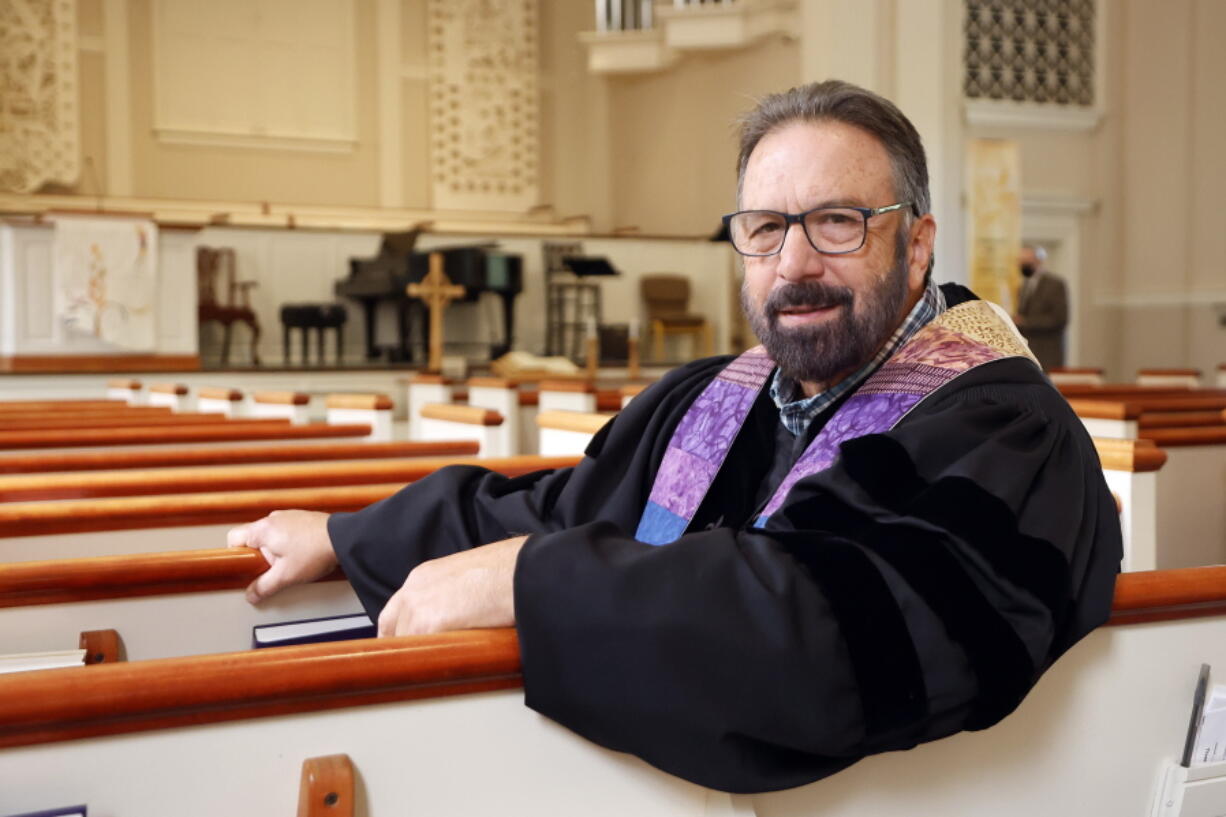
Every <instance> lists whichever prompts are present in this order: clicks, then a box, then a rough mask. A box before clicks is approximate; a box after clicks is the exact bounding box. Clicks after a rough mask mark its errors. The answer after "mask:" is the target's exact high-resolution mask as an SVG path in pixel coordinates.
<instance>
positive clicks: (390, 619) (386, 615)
mask: <svg viewBox="0 0 1226 817" xmlns="http://www.w3.org/2000/svg"><path fill="white" fill-rule="evenodd" d="M399 618H400V593H399V592H397V593H395V594H394V595H393V596H392V597H391V598H390V599H388V600H387V604H385V605H383V610H382V612H380V613H379V638H386V637H387V636H392V635H395V634H396V622H397V620H398V619H399Z"/></svg>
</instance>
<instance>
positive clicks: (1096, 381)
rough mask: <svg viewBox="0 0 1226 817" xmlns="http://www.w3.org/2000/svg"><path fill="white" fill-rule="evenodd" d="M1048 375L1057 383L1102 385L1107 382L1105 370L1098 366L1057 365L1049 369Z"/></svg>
mask: <svg viewBox="0 0 1226 817" xmlns="http://www.w3.org/2000/svg"><path fill="white" fill-rule="evenodd" d="M1047 377H1048V379H1049V380H1051V382H1052V383H1054V384H1056V385H1058V386H1059V385H1070V384H1074V383H1075V384H1078V385H1087V386H1101V385H1103V384H1104V383H1106V378H1105V377H1103V370H1102V369H1100V368H1098V367H1097V366H1055V367H1053V368H1051V369H1048V370H1047Z"/></svg>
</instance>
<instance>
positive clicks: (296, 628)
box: [251, 613, 378, 649]
mask: <svg viewBox="0 0 1226 817" xmlns="http://www.w3.org/2000/svg"><path fill="white" fill-rule="evenodd" d="M376 635H378V633H377V631H376V630H375V623H374V622H373V621H371V620H370V616H368V615H366V614H365V613H351V614H349V615H346V616H328V617H327V618H308V619H303V620H302V621H286V622H282V623H280V624H259V625H257V626H255V627H252V628H251V646H252V647H254V648H255V649H261V648H263V647H287V646H289V645H291V644H319V643H322V642H325V641H350V640H353V639H355V638H374V637H375V636H376Z"/></svg>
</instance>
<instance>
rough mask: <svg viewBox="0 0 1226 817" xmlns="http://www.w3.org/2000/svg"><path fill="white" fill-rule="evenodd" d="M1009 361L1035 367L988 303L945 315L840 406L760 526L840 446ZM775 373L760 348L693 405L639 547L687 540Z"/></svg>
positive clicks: (654, 491) (647, 511)
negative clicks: (970, 375)
mask: <svg viewBox="0 0 1226 817" xmlns="http://www.w3.org/2000/svg"><path fill="white" fill-rule="evenodd" d="M1006 357H1028V358H1031V359H1033V356H1032V355H1031V354H1030V350H1029V349H1028V348H1027V347H1026V344H1025V341H1024V340H1022V338H1021V336H1020V335H1018V334H1017V330H1016V329H1015V328H1014V327H1013V326H1012V325H1011V324H1010V323H1009V322H1008V321H1006V320H1004V319H1002V318H1001V317H1000V316H999V315H998V314H997V313H996V312H995V311H994V309H993V307H992V306H991V305H990V304H988V302H987V301H969V302H967V303H963V304H959V305H958V306H955V307H953V308H951V309H948V310H946V311H945V312H944V313H942V314H941V315H939V316H937V317H936V318H935V319H934V320H932V321H931V322H930V323H928V324H927V325H926V326H924V327H923V328H921V329H920V330H919V331H918V332H916V333H915V334H914V335H913V336H912V337H911V339H910V340H908V341H907V342H906V343H904V344H903V345H902V346H901V347H900V348H899V349H898V351H897V352H895V353H894V354H893V355H892V356H891V357H890V358H889V359H888V360H886V362H885V363H884V364H882V365H881V367H880V368H878V369H877V371H875V372H873V374H872V375H871V376H869V378H868V379H867V380H865V381H864V383H862V384H861V385H860V387H859V388H858V389H856V390H855V391H854V392H853V393H852V395H851V397H849V398H848V399H847V400H845V401H844V402H843V405H842V406H840V407H839V409H838V410H837V411H836V412H835V414H834V416H833V417H831V418H830V420H829V421H828V422H827V423H826V425H825V426H824V427H823V428H822V430H821V431H820V432H819V433H818V435H817V437H815V438H814V440H813V442H812V443H810V444H809V447H808V448H806V449H805V452H804V453H803V454H802V455H801V456H800V458H799V459H798V460H797V461H796V462H795V464H793V465H792V469H791V471H789V472H788V474H787V476H786V477H784V479H783V482H781V483H780V484H779V487H778V489H777V490H776V491H775V493H774V495H773V496H772V497H771V499H770V501H769V502H767V503H766V507H765V508H764V509H763V510H762V513H761V515H760V516H759V517H758V518H757V520H755V522H754V525H755V526H756V527H762V526H763V525H764V524H766V520H767V519H769V518H770V515H771V514H772V513H774V512H775V511H776V510H778V509H779V507H780V506H781V505H782V504H783V502H784V500H785V499H786V498H787V495H788V492H789V491H790V490H791V489H792V486H793V485H795V484H796V482H797V481H799V480H801V479H803V478H804V477H807V476H810V475H811V474H816V473H819V472H821V471H824V470H826V469H827V468H829V467H830V466H831V465H833V464H834V461H835V459H836V458H837V457H838V453H839V446H840V445H841V444H842V443H844V442H847V441H848V440H851V439H854V438H856V437H863V436H865V435H867V434H879V433H881V432H884V431H888V430H889V429H891V428H893V427H894V426H895V425H897V423H898V422H899V421H900V420H902V419H903V418H904V417H905V416H906V415H907V413H908V412H909V411H911V409H913V408H914V407H915V406H916V405H918V404H919V403H920V401H922V400H923V399H924V398H926V397H928V396H929V395H930V394H932V393H933V392H935V391H936V390H937V389H939V388H941V387H942V386H944V385H945V384H947V383H949V382H950V381H952V380H954V378H956V377H958V376H959V375H962V374H965V373H966V372H968V371H970V370H971V369H974V368H976V367H978V366H982V365H983V364H985V363H991V362H992V361H994V360H1000V359H1002V358H1006ZM774 368H775V363H774V361H773V360H771V359H770V357H768V356H767V354H766V350H765V349H763V348H762V347H761V346H757V347H754V348H753V349H750V350H749V351H748V352H745V353H744V354H742V355H741V356H740V357H738V358H737V359H736V360H734V361H732V363H730V364H728V367H727V368H725V369H724V370H723V371H722V372H720V373H719V375H718V376H716V378H715V379H714V380H712V381H711V382H710V383H709V384H708V385H707V387H706V388H705V389H704V390H703V392H702V394H700V395H699V396H698V399H697V400H695V401H694V402H693V404H691V405H690V407H689V409H688V410H687V411H686V413H685V416H684V417H683V418H682V419H681V422H680V423H679V424H678V425H677V428H676V430H675V431H674V432H673V436H672V439H671V440H670V441H669V444H668V449H667V450H666V451H665V454H664V459H663V460H662V461H661V462H660V469H659V471H657V472H656V479H655V482H654V483H653V484H652V487H651V494H650V495H649V497H648V499H647V506H646V507H645V508H644V509H643V515H642V517H641V518H640V519H639V526H638V529H637V530H636V531H635V534H634V536H635V538H636V539H638V540H639V541H640V542H645V543H647V544H650V545H664V544H668V543H669V542H672V541H674V540H676V539H677V538H678V537H680V536H681V535H682V534H683V533H685V530H686V528H687V527H688V526H689V524H690V520H692V519H693V518H694V514H695V512H697V510H698V506H699V505H700V504H702V500H703V497H705V496H706V493H707V490H708V489H709V488H710V487H711V483H713V482H714V481H715V475H716V474H717V473H718V472H719V469H720V467H721V466H722V465H723V462H724V458H725V457H727V456H728V451H729V449H731V448H732V441H733V440H734V439H735V438H736V435H737V433H738V432H739V431H740V429H741V426H742V425H743V424H744V422H745V418H746V417H748V416H749V410H750V409H751V408H752V407H753V404H754V401H755V400H757V398H758V394H759V393H760V392H761V391H762V388H763V387H764V386H765V385H766V383H767V381H768V380H769V379H770V376H771V372H773V371H774Z"/></svg>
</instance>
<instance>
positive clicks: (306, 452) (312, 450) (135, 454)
mask: <svg viewBox="0 0 1226 817" xmlns="http://www.w3.org/2000/svg"><path fill="white" fill-rule="evenodd" d="M477 449H478V444H477V443H476V442H474V441H471V440H440V441H438V442H418V441H399V442H386V443H349V442H334V443H300V444H294V445H289V444H280V445H254V444H253V445H241V446H230V445H215V446H199V447H195V448H162V449H153V450H135V451H134V450H130V449H120V450H101V451H100V450H94V451H74V452H70V453H67V454H14V455H10V456H7V457H0V474H28V473H45V472H59V471H106V470H114V469H124V468H173V467H175V466H187V465H239V464H242V463H256V462H306V461H328V460H371V459H385V458H393V457H448V456H455V457H459V456H464V455H465V454H476V453H477Z"/></svg>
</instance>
